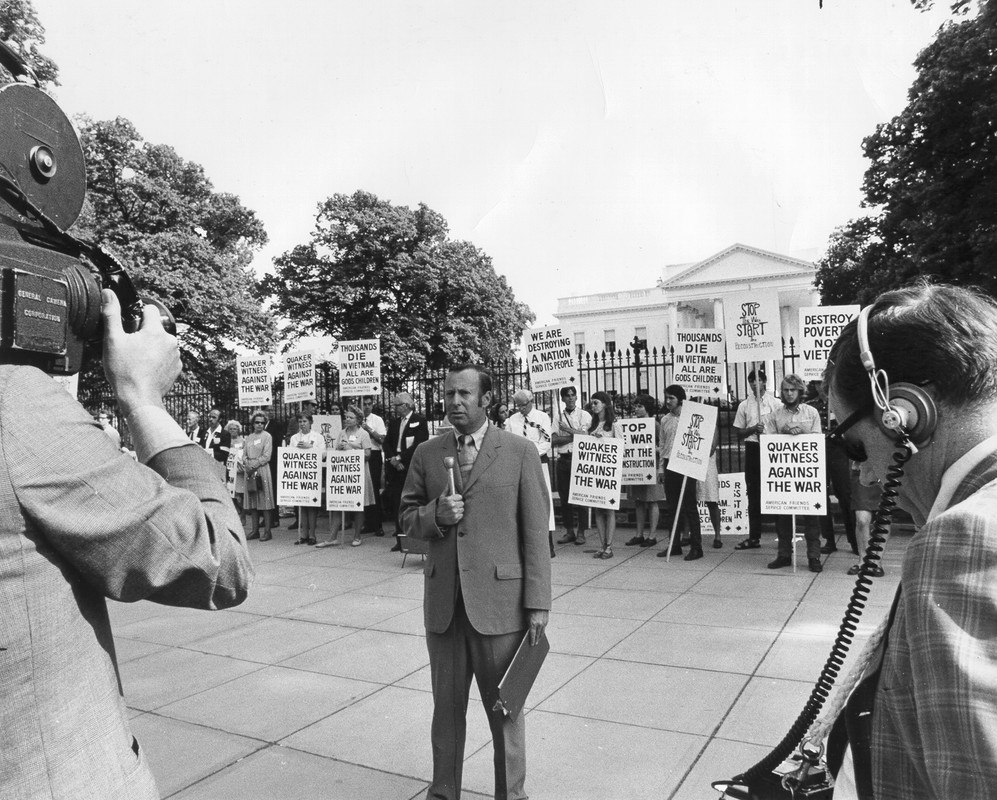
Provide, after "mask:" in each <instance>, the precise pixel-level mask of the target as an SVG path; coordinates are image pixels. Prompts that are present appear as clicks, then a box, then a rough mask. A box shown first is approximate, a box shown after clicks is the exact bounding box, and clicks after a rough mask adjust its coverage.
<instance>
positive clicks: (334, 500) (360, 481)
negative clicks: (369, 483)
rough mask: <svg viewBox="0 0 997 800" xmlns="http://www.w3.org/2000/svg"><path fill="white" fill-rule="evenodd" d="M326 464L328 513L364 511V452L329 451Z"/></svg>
mask: <svg viewBox="0 0 997 800" xmlns="http://www.w3.org/2000/svg"><path fill="white" fill-rule="evenodd" d="M325 455H326V464H325V470H326V475H325V508H326V510H327V511H363V493H364V468H363V450H329V451H327V452H326V454H325Z"/></svg>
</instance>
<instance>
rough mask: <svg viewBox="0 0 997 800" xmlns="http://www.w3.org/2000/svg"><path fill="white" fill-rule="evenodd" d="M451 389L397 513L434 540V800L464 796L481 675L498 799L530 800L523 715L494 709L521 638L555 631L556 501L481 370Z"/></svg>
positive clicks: (428, 603)
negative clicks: (496, 418)
mask: <svg viewBox="0 0 997 800" xmlns="http://www.w3.org/2000/svg"><path fill="white" fill-rule="evenodd" d="M444 391H445V396H446V408H447V416H448V418H449V419H450V423H451V424H452V425H453V428H454V430H453V432H449V431H448V432H445V433H443V434H442V435H440V436H438V437H436V438H434V439H431V440H430V441H428V442H426V443H425V444H423V445H421V446H420V447H419V448H418V449H417V450H416V451H415V455H414V457H413V459H412V466H411V469H410V470H409V474H408V479H407V480H406V482H405V491H404V493H403V495H402V501H401V514H400V516H401V523H402V528H403V530H404V532H405V533H406V534H408V535H409V536H414V537H416V538H419V539H424V540H426V541H427V542H428V553H427V561H426V567H425V576H426V578H425V597H424V615H425V621H426V644H427V647H428V649H429V663H430V670H431V673H432V683H433V706H434V708H433V724H432V731H431V737H432V744H433V782H432V784H431V785H430V787H429V791H428V793H427V795H426V796H427V800H457V798H459V797H460V791H461V774H462V766H463V760H464V737H465V731H466V720H465V715H466V711H467V699H468V692H469V690H470V686H471V677H472V675H473V676H474V677H475V678H476V679H477V682H478V690H479V692H480V694H481V699H482V702H483V703H484V707H485V713H486V714H487V715H488V724H489V727H490V728H491V731H492V743H493V746H494V749H495V797H496V798H497V800H522V798H525V797H526V794H525V791H524V782H525V779H526V727H525V715H524V714H519V715H518V716H517V717H516V718H515V719H511V718H509V717H506V716H504V715H503V713H502V711H501V710H498V711H496V710H494V708H493V707H494V705H495V701H496V699H497V698H498V685H499V682H500V680H501V679H502V676H503V674H504V673H505V670H506V668H507V667H508V666H509V664H510V663H511V661H512V658H513V656H514V655H515V653H516V649H517V648H518V646H519V644H520V642H521V641H522V640H523V637H524V635H525V634H527V633H528V635H529V637H530V644H531V645H535V644H536V643H537V642H538V641H539V639H540V636H541V635H542V633H543V631H544V628H545V627H546V625H547V618H548V613H549V609H550V599H551V588H550V553H549V551H548V546H547V517H548V503H549V502H550V501H549V498H548V496H547V491H546V489H545V488H544V482H543V477H542V474H541V466H540V457H539V456H538V455H537V450H536V447H535V446H534V445H533V444H532V443H531V442H529V441H527V440H526V439H524V438H522V437H520V436H515V435H513V434H511V433H507V432H506V431H503V430H500V429H499V428H497V427H495V426H490V425H489V424H488V415H487V411H488V408H489V406H490V405H491V400H492V392H491V377H490V376H489V375H488V374H487V373H486V372H484V371H482V370H481V369H480V368H478V367H476V366H460V367H455V368H454V369H453V370H452V371H451V372H450V373H449V374H448V375H447V378H446V382H445V384H444ZM448 458H453V459H454V462H453V463H454V465H455V466H454V467H453V468H452V469H451V468H448V467H447V466H446V462H445V459H448ZM451 478H452V479H453V483H454V487H455V489H456V493H454V492H451V490H450V481H451Z"/></svg>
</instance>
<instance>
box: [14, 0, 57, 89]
mask: <svg viewBox="0 0 997 800" xmlns="http://www.w3.org/2000/svg"><path fill="white" fill-rule="evenodd" d="M0 40H2V41H3V42H5V43H6V44H8V45H13V46H14V49H15V50H17V51H18V52H19V53H20V55H21V58H23V59H24V60H25V61H26V62H27V64H28V66H29V67H31V68H32V70H34V73H35V76H36V77H37V78H38V80H39V82H40V83H41V84H42V86H43V87H46V88H51V87H52V86H58V85H59V68H58V67H57V66H56V65H55V62H54V61H53V60H52V59H50V58H48V57H47V56H44V55H42V54H41V52H40V51H39V49H38V48H39V46H40V45H43V44H45V28H43V27H42V25H41V23H40V22H39V21H38V15H37V14H36V13H35V9H34V6H33V5H32V4H31V0H0ZM10 81H11V75H10V73H9V72H7V70H5V69H4V68H3V67H0V86H2V85H3V84H6V83H10Z"/></svg>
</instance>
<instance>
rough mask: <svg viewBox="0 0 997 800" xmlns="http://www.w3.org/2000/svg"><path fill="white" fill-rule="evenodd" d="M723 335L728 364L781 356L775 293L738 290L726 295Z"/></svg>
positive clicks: (777, 302) (779, 322)
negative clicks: (736, 292) (735, 292)
mask: <svg viewBox="0 0 997 800" xmlns="http://www.w3.org/2000/svg"><path fill="white" fill-rule="evenodd" d="M724 335H725V337H726V340H727V360H728V361H729V362H731V363H741V362H745V361H767V360H768V359H772V358H782V322H781V317H780V315H779V295H778V293H776V292H774V291H771V290H768V291H757V292H740V293H738V294H733V295H729V296H728V297H725V298H724Z"/></svg>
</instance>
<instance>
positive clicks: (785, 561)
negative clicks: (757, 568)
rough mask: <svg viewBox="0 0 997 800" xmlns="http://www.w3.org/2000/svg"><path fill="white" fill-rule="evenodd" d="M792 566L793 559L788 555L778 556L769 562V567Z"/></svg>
mask: <svg viewBox="0 0 997 800" xmlns="http://www.w3.org/2000/svg"><path fill="white" fill-rule="evenodd" d="M791 566H793V559H791V558H790V557H789V556H778V557H777V558H776V559H775V561H770V562H769V569H780V568H782V567H791Z"/></svg>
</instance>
